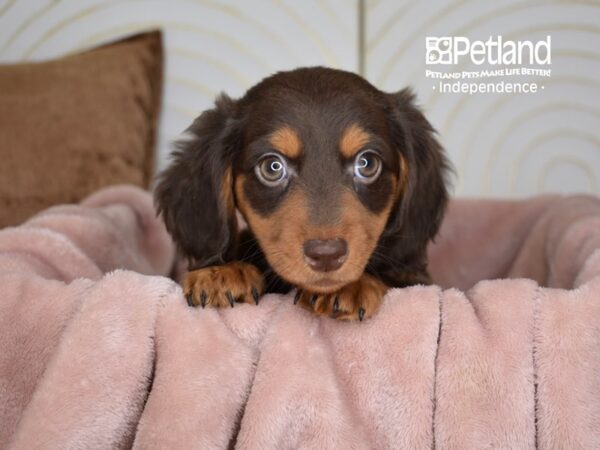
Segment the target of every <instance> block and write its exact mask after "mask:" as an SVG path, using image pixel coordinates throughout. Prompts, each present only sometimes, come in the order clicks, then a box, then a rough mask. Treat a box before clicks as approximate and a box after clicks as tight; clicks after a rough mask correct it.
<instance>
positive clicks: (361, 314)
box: [358, 308, 365, 322]
mask: <svg viewBox="0 0 600 450" xmlns="http://www.w3.org/2000/svg"><path fill="white" fill-rule="evenodd" d="M364 317H365V309H364V308H358V320H360V321H361V322H362V320H363V318H364Z"/></svg>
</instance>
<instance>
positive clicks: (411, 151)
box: [155, 67, 448, 320]
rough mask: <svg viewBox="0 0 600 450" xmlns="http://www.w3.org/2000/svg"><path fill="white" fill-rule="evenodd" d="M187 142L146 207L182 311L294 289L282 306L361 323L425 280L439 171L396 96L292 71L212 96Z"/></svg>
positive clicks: (434, 150)
mask: <svg viewBox="0 0 600 450" xmlns="http://www.w3.org/2000/svg"><path fill="white" fill-rule="evenodd" d="M187 131H188V133H189V135H190V138H189V139H188V140H185V141H182V142H180V143H178V145H177V149H176V150H175V152H174V153H173V161H172V164H171V166H170V167H168V168H167V169H166V170H165V171H164V172H163V173H162V174H161V175H160V178H159V180H158V184H157V187H156V190H155V198H156V203H157V208H158V210H159V213H161V214H162V217H163V218H164V221H165V224H166V227H167V229H168V230H169V232H170V233H171V235H172V236H173V238H174V240H175V242H176V243H177V245H178V248H179V250H180V251H181V252H182V253H183V255H185V256H186V257H187V258H188V260H189V264H190V265H189V272H188V273H187V274H186V275H185V277H184V279H183V280H182V285H183V290H184V292H185V294H186V296H187V301H188V304H189V305H190V306H196V305H202V307H204V306H206V305H211V306H231V307H233V306H234V305H235V303H236V302H252V303H256V304H258V302H259V298H260V296H261V295H262V294H263V293H265V292H289V291H290V290H291V289H293V288H294V287H295V288H296V294H295V298H294V303H300V304H301V305H302V306H304V307H306V308H308V309H310V310H312V311H314V312H316V313H317V314H322V315H328V316H331V317H334V318H337V319H350V320H363V319H366V318H368V317H370V316H371V315H372V314H373V313H374V312H375V311H376V310H377V308H378V306H379V305H380V303H381V301H382V298H383V296H384V294H385V292H386V291H387V289H388V288H390V287H402V286H409V285H413V284H427V283H429V276H428V274H427V267H426V247H427V243H428V241H429V240H431V239H432V238H433V237H434V236H435V234H436V233H437V231H438V228H439V225H440V221H441V219H442V216H443V213H444V208H445V205H446V202H447V197H448V194H447V188H446V174H447V172H448V163H447V160H446V157H445V156H444V152H443V149H442V147H441V146H440V144H439V143H438V142H437V141H436V139H435V137H434V134H435V132H434V130H433V128H432V126H431V125H430V124H429V122H428V121H427V120H426V119H425V117H424V116H423V114H422V113H421V112H420V111H419V110H418V109H417V108H416V106H415V105H414V97H413V95H412V93H411V92H410V91H409V90H403V91H400V92H398V93H395V94H387V93H384V92H381V91H380V90H378V89H376V88H375V87H373V86H372V85H371V84H369V83H368V82H367V81H366V80H364V79H363V78H361V77H359V76H358V75H355V74H353V73H349V72H344V71H340V70H334V69H328V68H322V67H314V68H301V69H296V70H292V71H289V72H280V73H277V74H275V75H273V76H270V77H268V78H266V79H264V80H262V81H261V82H260V83H258V84H257V85H255V86H254V87H252V88H251V89H249V90H248V91H247V92H246V94H245V95H244V96H243V97H242V98H240V99H238V100H233V99H231V98H229V97H227V96H226V95H221V97H219V98H218V99H217V100H216V102H215V106H214V108H213V109H210V110H208V111H205V112H204V113H202V114H201V115H200V117H198V118H197V119H196V120H195V121H194V122H193V124H192V125H191V126H190V128H189V129H188V130H187ZM236 211H239V212H240V213H241V216H242V217H243V219H244V220H245V222H246V223H247V225H248V226H247V228H246V229H245V230H243V231H241V232H240V230H239V228H238V218H237V215H236Z"/></svg>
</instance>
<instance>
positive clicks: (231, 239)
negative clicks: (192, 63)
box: [154, 94, 241, 268]
mask: <svg viewBox="0 0 600 450" xmlns="http://www.w3.org/2000/svg"><path fill="white" fill-rule="evenodd" d="M235 110H236V103H235V101H233V100H232V99H230V98H229V97H227V96H226V95H224V94H222V95H221V96H220V97H219V98H218V99H217V100H216V102H215V107H214V108H213V109H210V110H207V111H205V112H203V113H202V114H201V115H200V116H199V117H198V118H197V119H196V120H195V121H194V122H193V123H192V125H191V126H190V127H189V128H188V129H187V133H188V134H189V135H190V138H189V139H186V140H182V141H180V142H178V143H176V150H175V151H174V152H173V154H172V162H171V165H170V166H169V167H168V168H167V169H166V170H165V171H163V172H162V173H161V174H160V175H159V179H158V184H157V186H156V189H155V192H154V197H155V202H156V205H157V209H158V211H159V213H161V214H162V217H163V219H164V221H165V225H166V226H167V229H168V231H169V233H171V235H172V237H173V239H174V240H175V242H176V244H177V246H178V248H179V249H180V251H182V252H183V254H184V255H185V256H186V257H187V258H188V259H189V261H190V266H191V267H193V268H198V267H204V266H207V265H214V264H223V263H225V262H227V261H230V260H231V259H233V258H234V256H235V255H234V253H235V245H236V234H237V233H236V232H237V223H236V217H235V205H234V197H233V179H232V178H233V177H232V160H233V155H234V153H235V151H236V150H237V149H239V148H241V133H240V128H241V124H240V120H239V119H236V118H235Z"/></svg>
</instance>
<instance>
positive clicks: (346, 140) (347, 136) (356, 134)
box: [340, 124, 371, 159]
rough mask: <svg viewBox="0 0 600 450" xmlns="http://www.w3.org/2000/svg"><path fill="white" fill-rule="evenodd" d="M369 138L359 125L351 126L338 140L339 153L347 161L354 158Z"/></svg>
mask: <svg viewBox="0 0 600 450" xmlns="http://www.w3.org/2000/svg"><path fill="white" fill-rule="evenodd" d="M370 138H371V136H370V134H369V133H368V132H367V131H365V130H364V129H363V128H362V127H361V126H360V125H357V124H352V125H350V126H349V127H348V128H346V129H345V130H344V132H343V133H342V138H341V139H340V152H341V154H342V155H344V157H346V158H348V159H352V158H354V156H355V155H356V154H357V153H358V151H359V150H362V148H363V147H364V146H365V145H366V144H367V143H368V142H369V140H370Z"/></svg>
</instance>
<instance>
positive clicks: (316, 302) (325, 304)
mask: <svg viewBox="0 0 600 450" xmlns="http://www.w3.org/2000/svg"><path fill="white" fill-rule="evenodd" d="M387 290H388V287H387V286H386V285H385V284H384V283H383V282H381V281H379V280H378V279H377V278H375V277H373V276H371V275H368V274H366V273H365V274H363V276H362V277H361V278H360V279H359V280H358V281H355V282H354V283H350V284H347V285H346V286H344V287H343V288H341V289H340V290H338V291H337V292H333V293H329V294H320V293H315V292H309V291H306V290H300V289H299V290H297V291H296V296H295V297H294V304H297V303H299V304H300V305H301V306H303V307H304V308H307V309H310V310H311V311H314V312H315V313H317V314H319V315H326V316H330V317H333V318H335V319H339V320H361V321H362V320H364V319H368V318H369V317H371V316H372V315H373V314H374V313H375V311H377V309H378V308H379V305H380V304H381V301H382V300H383V296H384V295H385V293H386V292H387Z"/></svg>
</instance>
